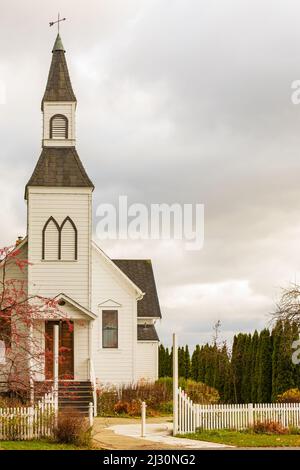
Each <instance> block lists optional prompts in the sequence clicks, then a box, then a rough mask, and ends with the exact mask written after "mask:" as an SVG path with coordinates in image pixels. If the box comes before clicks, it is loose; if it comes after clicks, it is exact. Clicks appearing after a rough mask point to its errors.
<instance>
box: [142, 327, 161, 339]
mask: <svg viewBox="0 0 300 470" xmlns="http://www.w3.org/2000/svg"><path fill="white" fill-rule="evenodd" d="M137 339H138V341H159V337H158V334H157V331H156V329H155V326H154V325H138V326H137Z"/></svg>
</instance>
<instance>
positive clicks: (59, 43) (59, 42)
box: [52, 33, 66, 52]
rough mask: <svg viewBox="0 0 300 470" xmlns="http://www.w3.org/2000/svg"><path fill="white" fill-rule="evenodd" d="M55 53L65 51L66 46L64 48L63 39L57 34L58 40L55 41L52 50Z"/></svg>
mask: <svg viewBox="0 0 300 470" xmlns="http://www.w3.org/2000/svg"><path fill="white" fill-rule="evenodd" d="M54 51H64V52H66V51H65V49H64V46H63V43H62V40H61V37H60V35H59V33H58V34H57V36H56V39H55V43H54V46H53V49H52V52H54Z"/></svg>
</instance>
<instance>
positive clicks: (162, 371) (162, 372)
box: [158, 344, 167, 377]
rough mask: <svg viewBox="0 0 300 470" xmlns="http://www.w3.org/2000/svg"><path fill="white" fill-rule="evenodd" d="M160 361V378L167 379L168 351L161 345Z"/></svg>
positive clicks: (159, 351)
mask: <svg viewBox="0 0 300 470" xmlns="http://www.w3.org/2000/svg"><path fill="white" fill-rule="evenodd" d="M158 358H159V359H158V360H159V368H158V370H159V372H158V374H159V377H166V375H167V374H166V350H165V348H164V346H163V345H162V344H161V345H160V346H159V350H158Z"/></svg>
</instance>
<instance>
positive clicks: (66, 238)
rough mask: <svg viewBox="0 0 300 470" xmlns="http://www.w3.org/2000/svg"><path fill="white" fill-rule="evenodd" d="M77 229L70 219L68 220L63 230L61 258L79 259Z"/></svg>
mask: <svg viewBox="0 0 300 470" xmlns="http://www.w3.org/2000/svg"><path fill="white" fill-rule="evenodd" d="M76 245H77V239H76V230H75V227H74V226H73V225H72V223H71V222H70V220H67V221H66V222H65V223H64V225H63V227H62V230H61V259H62V260H65V261H73V260H76V259H77V247H76Z"/></svg>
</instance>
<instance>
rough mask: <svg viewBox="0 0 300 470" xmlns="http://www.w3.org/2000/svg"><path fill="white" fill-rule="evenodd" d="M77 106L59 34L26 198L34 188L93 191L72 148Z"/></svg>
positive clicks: (74, 141)
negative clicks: (39, 145) (37, 154)
mask: <svg viewBox="0 0 300 470" xmlns="http://www.w3.org/2000/svg"><path fill="white" fill-rule="evenodd" d="M76 105H77V100H76V96H75V94H74V92H73V88H72V84H71V80H70V75H69V71H68V66H67V61H66V57H65V49H64V46H63V43H62V40H61V37H60V35H59V34H58V35H57V37H56V40H55V43H54V46H53V50H52V61H51V66H50V71H49V75H48V81H47V86H46V91H45V93H44V97H43V99H42V113H43V140H42V147H43V149H42V153H41V156H40V158H39V160H38V163H37V165H36V167H35V170H34V172H33V174H32V176H31V178H30V180H29V182H28V184H27V186H26V191H25V197H27V195H28V188H30V187H37V186H44V187H56V188H57V187H65V188H67V187H68V188H70V187H73V188H90V189H94V186H93V183H92V182H91V180H90V179H89V177H88V175H87V173H86V171H85V169H84V167H83V165H82V163H81V161H80V158H79V156H78V154H77V152H76V148H75V144H76V135H75V117H76Z"/></svg>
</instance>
